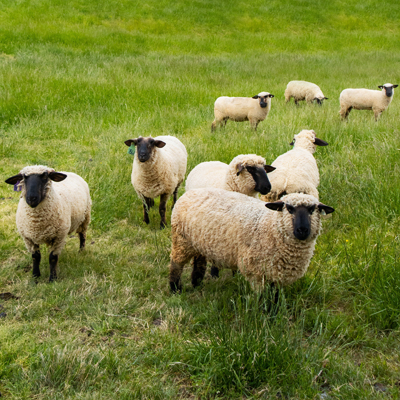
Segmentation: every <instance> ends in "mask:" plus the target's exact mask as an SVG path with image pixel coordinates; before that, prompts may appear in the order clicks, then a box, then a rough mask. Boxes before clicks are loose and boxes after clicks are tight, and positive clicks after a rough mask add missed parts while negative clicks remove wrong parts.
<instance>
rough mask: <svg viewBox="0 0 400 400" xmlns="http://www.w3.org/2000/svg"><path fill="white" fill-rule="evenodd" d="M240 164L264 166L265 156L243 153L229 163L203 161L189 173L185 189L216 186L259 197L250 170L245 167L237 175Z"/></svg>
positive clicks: (244, 165)
mask: <svg viewBox="0 0 400 400" xmlns="http://www.w3.org/2000/svg"><path fill="white" fill-rule="evenodd" d="M239 165H242V166H243V167H246V166H250V167H259V168H264V165H265V158H263V157H260V156H258V155H256V154H241V155H239V156H237V157H235V158H234V159H233V160H232V161H231V162H230V164H229V165H228V164H225V163H222V162H219V161H209V162H203V163H201V164H199V165H197V166H196V167H194V168H193V169H192V171H191V172H190V174H189V175H188V177H187V179H186V184H185V190H186V191H188V190H192V189H200V188H207V187H214V188H219V189H225V190H229V191H231V192H238V193H243V194H245V195H247V196H252V197H258V192H256V191H255V190H254V188H255V185H256V184H255V182H254V179H253V177H252V175H251V174H250V172H248V171H247V170H246V169H243V170H242V171H241V173H240V174H239V175H237V171H238V167H239Z"/></svg>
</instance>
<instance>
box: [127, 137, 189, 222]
mask: <svg viewBox="0 0 400 400" xmlns="http://www.w3.org/2000/svg"><path fill="white" fill-rule="evenodd" d="M125 144H126V145H127V146H129V147H130V146H131V145H132V144H134V145H135V146H136V152H135V157H134V160H133V167H132V178H131V179H132V185H133V188H134V189H135V191H136V193H137V194H138V196H139V197H140V198H141V199H142V201H143V216H144V222H146V224H148V223H149V222H150V220H149V214H148V212H149V209H150V208H151V207H152V206H153V205H154V198H156V197H158V196H160V206H159V212H160V217H161V222H160V227H161V229H163V228H164V227H165V226H166V222H165V211H166V204H167V201H168V199H169V197H170V196H171V195H173V205H172V207H174V205H175V203H176V199H177V195H178V188H179V186H180V184H181V183H182V182H183V180H184V179H185V174H186V165H187V152H186V148H185V146H184V145H183V144H182V142H181V141H180V140H179V139H177V138H176V137H174V136H157V137H155V138H152V137H151V136H150V137H142V136H139V137H138V138H137V139H130V140H126V141H125Z"/></svg>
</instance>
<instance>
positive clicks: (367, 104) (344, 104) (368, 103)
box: [339, 83, 399, 121]
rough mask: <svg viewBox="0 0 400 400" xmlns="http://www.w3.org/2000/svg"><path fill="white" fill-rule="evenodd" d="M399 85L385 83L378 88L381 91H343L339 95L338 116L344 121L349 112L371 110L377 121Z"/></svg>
mask: <svg viewBox="0 0 400 400" xmlns="http://www.w3.org/2000/svg"><path fill="white" fill-rule="evenodd" d="M397 86H399V85H392V84H391V83H385V84H384V85H383V86H378V88H379V89H382V90H370V89H344V90H343V91H342V93H340V97H339V100H340V111H339V113H340V115H341V117H342V120H344V119H346V120H347V117H348V116H349V114H350V111H351V110H352V109H353V108H354V109H355V110H372V111H373V112H374V116H375V121H378V119H379V117H380V116H381V114H382V112H383V111H385V110H386V109H387V108H388V107H389V104H390V103H391V101H392V98H393V94H394V88H397Z"/></svg>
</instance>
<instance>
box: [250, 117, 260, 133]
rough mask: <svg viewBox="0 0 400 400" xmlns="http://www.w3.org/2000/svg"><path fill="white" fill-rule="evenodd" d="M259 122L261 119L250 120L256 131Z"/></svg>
mask: <svg viewBox="0 0 400 400" xmlns="http://www.w3.org/2000/svg"><path fill="white" fill-rule="evenodd" d="M259 123H260V121H257V120H256V119H251V120H250V125H251V127H252V128H253V129H254V131H256V130H257V126H258V124H259Z"/></svg>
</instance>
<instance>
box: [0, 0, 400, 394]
mask: <svg viewBox="0 0 400 400" xmlns="http://www.w3.org/2000/svg"><path fill="white" fill-rule="evenodd" d="M399 20H400V3H398V2H397V1H395V0H386V1H384V2H377V1H373V0H365V1H363V2H359V1H357V0H348V1H344V0H332V1H330V2H325V1H323V0H315V1H312V0H304V1H296V0H283V1H278V0H270V1H268V2H265V1H261V0H253V1H251V2H245V1H232V0H221V1H219V2H214V1H208V0H203V1H199V0H193V1H191V2H189V1H187V0H176V1H171V0H159V1H154V0H147V1H145V2H140V3H139V2H133V1H128V0H119V1H116V0H108V1H104V0H97V1H94V0H85V1H83V0H71V1H68V2H64V1H60V0H17V1H11V0H0V156H1V157H0V178H1V179H0V293H6V292H10V293H12V294H13V295H15V296H16V297H18V298H15V299H9V300H5V299H2V298H0V393H1V396H2V398H6V399H86V400H89V399H119V400H123V399H244V398H246V399H247V398H249V399H346V400H349V399H386V398H388V399H390V398H392V399H398V398H400V358H399V354H400V341H399V339H400V261H399V257H400V243H399V240H400V238H399V228H400V217H399V212H400V168H399V162H398V160H399V152H400V148H399V137H400V131H399V121H400V95H399V93H400V92H396V90H395V94H394V98H393V101H392V103H391V105H390V106H389V108H388V110H386V111H385V112H384V113H383V114H382V117H381V119H380V121H379V122H377V123H375V121H374V117H373V113H372V112H370V111H352V112H351V113H350V116H349V121H348V122H347V123H344V122H341V121H340V117H339V94H340V92H341V90H343V89H344V88H347V87H365V88H370V89H377V86H378V85H383V84H384V83H386V82H391V83H393V84H400V53H399V48H400V24H399ZM294 79H303V80H308V81H311V82H314V83H317V84H319V85H320V87H321V88H322V90H323V92H324V94H325V96H326V97H328V98H329V100H327V101H326V102H325V104H324V105H323V106H322V107H319V106H316V105H306V104H304V103H303V104H301V105H300V106H298V107H296V106H295V105H294V104H293V102H291V103H290V104H285V101H284V96H283V93H284V90H285V87H286V84H287V83H288V82H289V81H290V80H294ZM264 90H265V91H269V92H270V93H272V94H274V95H275V97H274V98H273V99H272V108H271V112H270V114H269V116H268V118H267V119H266V120H265V121H264V122H261V123H260V125H259V127H258V130H257V132H254V131H252V130H251V129H250V127H249V125H248V123H234V122H228V123H227V126H226V129H225V130H217V131H216V132H215V133H211V131H210V126H211V122H212V120H213V103H214V101H215V99H216V98H217V97H219V96H221V95H229V96H253V95H255V94H257V93H259V92H261V91H264ZM302 129H314V130H315V132H316V133H317V136H318V137H319V138H321V139H323V140H325V141H327V142H328V143H329V146H327V147H321V148H318V149H317V151H316V153H315V157H316V159H317V162H318V165H319V168H320V175H321V184H320V187H319V191H320V200H321V201H322V202H323V203H325V204H327V205H329V206H332V207H334V208H335V210H336V211H335V212H334V213H333V215H332V218H329V219H326V220H325V221H324V222H323V233H322V234H321V235H320V237H319V239H318V242H317V246H316V252H315V255H314V257H313V259H312V261H311V264H310V267H309V269H308V272H307V274H306V275H305V277H303V278H302V279H300V280H299V281H297V282H296V283H295V284H293V285H292V286H290V287H287V288H284V290H282V292H281V295H280V298H279V302H278V304H277V306H276V307H275V308H274V309H273V310H271V312H267V310H268V307H269V304H270V303H269V300H270V297H271V296H273V293H270V291H269V289H266V292H265V295H264V296H263V300H261V301H260V299H259V296H258V295H257V294H255V293H254V292H253V291H252V290H251V288H250V287H249V285H248V283H247V282H246V281H245V280H244V279H243V277H242V276H240V275H239V274H236V276H235V277H233V276H232V274H231V272H230V271H221V274H220V275H221V276H220V278H219V279H211V277H210V276H209V272H208V273H207V274H206V278H205V280H204V284H203V285H202V286H201V287H200V288H196V289H193V288H192V287H191V284H190V271H189V267H187V268H186V270H185V272H184V274H183V292H182V294H181V295H171V294H170V292H169V285H168V268H167V266H168V263H169V251H170V246H171V243H170V234H171V229H170V224H169V220H170V215H171V202H169V203H168V207H167V221H168V226H167V228H166V229H164V230H162V231H160V230H159V215H158V210H157V208H153V209H152V211H151V213H150V219H151V223H150V225H149V226H146V225H145V224H144V222H142V206H141V203H140V201H139V199H138V197H137V196H136V194H135V192H134V190H133V188H132V185H131V182H130V174H131V168H132V156H131V155H129V154H127V150H128V148H127V147H126V146H125V144H124V141H125V140H127V139H133V138H136V137H138V136H139V135H142V136H149V135H150V134H151V135H152V136H153V137H155V136H157V135H174V136H177V137H178V138H179V139H180V140H181V141H182V142H183V143H184V144H185V146H186V148H187V150H188V170H187V171H188V172H189V171H190V170H191V169H192V168H193V167H194V166H196V165H197V164H198V163H200V162H203V161H211V160H219V161H222V162H226V163H229V162H230V160H231V159H232V158H233V157H235V156H236V155H238V154H246V153H256V154H259V155H262V156H264V157H265V158H266V160H267V163H271V162H272V161H273V160H274V159H275V158H276V157H277V156H278V155H280V154H282V153H284V152H285V151H287V150H289V149H290V146H289V143H290V142H291V140H292V139H293V135H294V134H296V133H298V132H300V130H302ZM31 164H44V165H48V166H50V167H53V168H55V169H56V170H59V171H72V172H76V173H78V174H79V175H81V176H82V177H83V178H84V179H85V180H86V181H87V182H88V184H89V186H90V189H91V196H92V200H93V208H92V221H91V224H90V228H89V232H88V240H87V247H86V250H85V251H84V252H82V253H78V248H79V247H78V244H79V240H78V238H77V237H72V238H69V239H68V242H67V245H66V246H65V248H64V250H63V252H62V254H61V256H60V261H59V274H58V275H59V279H58V281H57V282H56V283H53V284H49V283H48V276H49V267H48V253H47V252H46V250H45V248H44V247H43V248H42V264H41V271H42V277H41V278H40V279H39V282H38V283H37V284H36V283H35V282H34V280H33V279H32V261H31V256H30V254H28V252H27V251H26V249H25V247H24V244H23V241H22V239H21V238H20V236H19V235H18V232H17V230H16V224H15V213H16V209H17V205H18V199H19V193H17V192H14V191H13V188H12V186H10V185H7V184H5V183H4V180H5V179H7V178H8V177H10V176H12V175H15V174H17V173H18V171H19V170H20V169H22V168H23V167H24V166H26V165H31ZM183 193H184V187H182V188H181V189H180V191H179V194H180V195H182V194H183ZM156 204H158V200H157V201H156Z"/></svg>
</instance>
